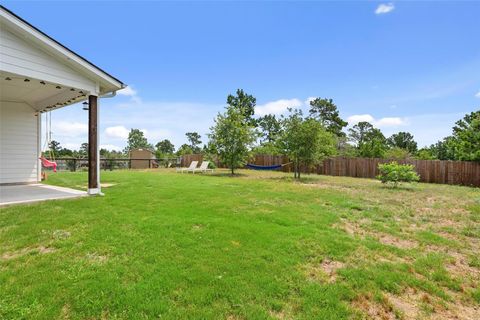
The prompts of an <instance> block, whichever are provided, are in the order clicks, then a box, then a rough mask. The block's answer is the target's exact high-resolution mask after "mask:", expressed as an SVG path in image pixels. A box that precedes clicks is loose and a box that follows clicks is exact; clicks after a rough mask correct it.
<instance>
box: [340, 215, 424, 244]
mask: <svg viewBox="0 0 480 320" xmlns="http://www.w3.org/2000/svg"><path fill="white" fill-rule="evenodd" d="M360 222H361V221H360ZM340 228H341V229H343V230H344V231H345V232H346V233H348V234H349V235H351V236H360V237H362V238H364V237H365V236H371V237H373V238H376V239H378V241H379V242H381V243H383V244H386V245H390V246H395V247H397V248H400V249H412V248H417V247H418V242H416V241H413V240H409V239H401V238H398V237H394V236H392V235H390V234H387V233H374V232H370V231H367V230H364V229H363V228H362V227H361V223H354V222H351V221H348V220H346V219H342V223H341V224H340Z"/></svg>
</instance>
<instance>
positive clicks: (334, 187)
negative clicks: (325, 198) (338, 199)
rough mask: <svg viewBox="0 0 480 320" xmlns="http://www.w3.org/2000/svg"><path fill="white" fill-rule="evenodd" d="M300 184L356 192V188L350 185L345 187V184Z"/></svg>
mask: <svg viewBox="0 0 480 320" xmlns="http://www.w3.org/2000/svg"><path fill="white" fill-rule="evenodd" d="M299 185H301V186H305V187H310V188H318V189H328V190H340V191H346V192H348V193H355V189H353V188H350V187H345V186H342V185H334V184H324V183H299Z"/></svg>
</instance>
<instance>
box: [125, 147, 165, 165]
mask: <svg viewBox="0 0 480 320" xmlns="http://www.w3.org/2000/svg"><path fill="white" fill-rule="evenodd" d="M130 168H131V169H149V168H158V164H157V161H156V157H155V153H154V152H153V151H152V150H149V149H134V150H131V151H130Z"/></svg>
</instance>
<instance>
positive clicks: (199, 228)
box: [192, 224, 203, 231]
mask: <svg viewBox="0 0 480 320" xmlns="http://www.w3.org/2000/svg"><path fill="white" fill-rule="evenodd" d="M202 229H203V225H202V224H194V225H193V226H192V230H193V231H200V230H202Z"/></svg>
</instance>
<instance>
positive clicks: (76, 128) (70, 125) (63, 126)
mask: <svg viewBox="0 0 480 320" xmlns="http://www.w3.org/2000/svg"><path fill="white" fill-rule="evenodd" d="M52 133H53V134H54V135H56V136H57V135H58V136H63V137H78V136H80V135H84V134H87V133H88V126H87V124H86V123H81V122H74V121H58V122H54V121H52Z"/></svg>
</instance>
